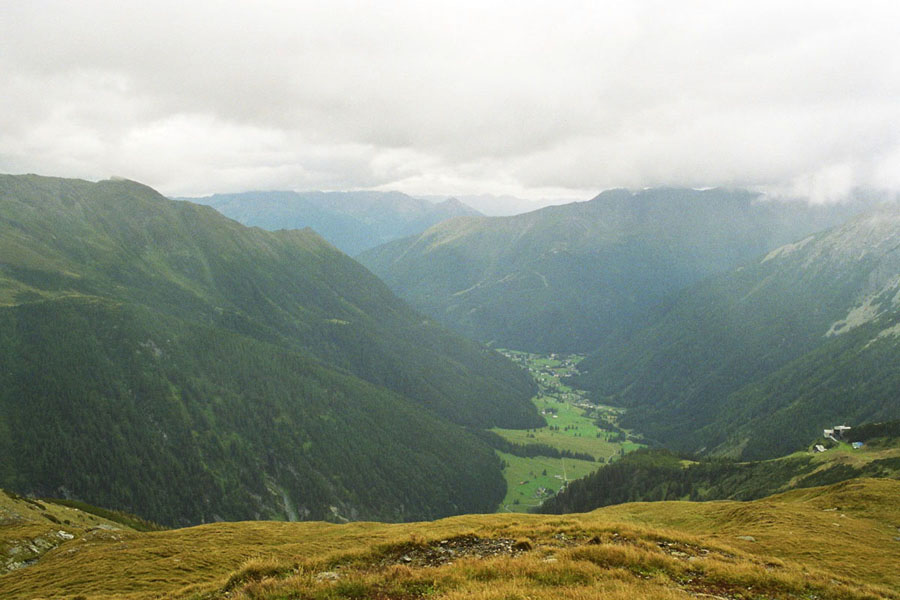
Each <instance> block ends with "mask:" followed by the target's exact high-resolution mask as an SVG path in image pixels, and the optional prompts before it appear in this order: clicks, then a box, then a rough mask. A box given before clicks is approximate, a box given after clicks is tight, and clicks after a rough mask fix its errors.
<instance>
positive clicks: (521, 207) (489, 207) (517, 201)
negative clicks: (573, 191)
mask: <svg viewBox="0 0 900 600" xmlns="http://www.w3.org/2000/svg"><path fill="white" fill-rule="evenodd" d="M418 197H419V198H422V199H424V200H428V201H429V202H434V203H435V204H438V203H440V202H444V201H446V200H448V199H450V198H455V199H457V200H459V201H460V202H462V203H463V204H465V205H466V206H471V207H472V208H474V209H475V210H477V211H478V212H480V213H482V214H484V215H485V216H489V217H509V216H512V215H520V214H522V213H526V212H531V211H533V210H537V209H539V208H541V207H544V206H549V205H554V204H568V203H570V202H578V201H581V200H584V199H585V198H544V199H540V200H528V199H525V198H517V197H516V196H510V195H508V194H507V195H501V196H497V195H494V194H476V195H457V196H418ZM417 233H418V232H417Z"/></svg>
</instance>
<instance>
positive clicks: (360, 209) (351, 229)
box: [183, 191, 480, 256]
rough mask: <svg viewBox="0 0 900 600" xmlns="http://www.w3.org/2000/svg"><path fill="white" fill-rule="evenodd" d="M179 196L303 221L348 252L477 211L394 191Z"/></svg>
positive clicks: (254, 221) (255, 220)
mask: <svg viewBox="0 0 900 600" xmlns="http://www.w3.org/2000/svg"><path fill="white" fill-rule="evenodd" d="M183 199H184V200H190V201H192V202H197V203H199V204H208V205H210V206H212V207H213V208H215V209H216V210H218V211H219V212H221V213H222V214H223V215H225V216H227V217H230V218H232V219H234V220H236V221H239V222H241V223H243V224H244V225H249V226H255V227H262V228H263V229H268V230H270V231H275V230H278V229H303V228H305V227H309V228H311V229H313V230H315V231H316V233H318V234H319V235H321V236H322V237H324V238H325V239H327V240H328V241H329V242H331V243H332V244H334V245H335V246H337V247H338V248H340V249H341V250H342V251H344V252H346V253H347V254H350V255H351V256H352V255H355V254H359V253H360V252H362V251H363V250H368V249H369V248H374V247H375V246H377V245H379V244H383V243H385V242H388V241H391V240H395V239H398V238H401V237H405V236H409V235H416V234H418V233H421V232H422V231H425V230H426V229H428V228H429V227H431V226H432V225H434V224H435V223H439V222H440V221H443V220H444V219H449V218H450V217H457V216H464V215H478V214H480V213H479V212H478V211H477V210H475V209H473V208H471V207H469V206H466V205H465V204H463V203H462V202H460V201H459V200H456V199H453V198H451V199H449V200H445V201H443V202H438V203H432V202H428V201H427V200H423V199H420V198H413V197H412V196H407V195H406V194H402V193H400V192H365V191H361V192H286V191H285V192H277V191H273V192H244V193H240V194H214V195H212V196H206V197H203V198H183Z"/></svg>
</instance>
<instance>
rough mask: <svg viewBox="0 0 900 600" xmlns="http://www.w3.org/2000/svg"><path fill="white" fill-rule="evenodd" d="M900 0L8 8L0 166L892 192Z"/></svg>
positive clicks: (237, 179)
mask: <svg viewBox="0 0 900 600" xmlns="http://www.w3.org/2000/svg"><path fill="white" fill-rule="evenodd" d="M898 34H900V3H897V2H896V1H892V2H846V1H844V2H840V3H837V2H825V1H816V2H794V3H791V2H786V1H784V0H782V1H779V2H761V1H759V0H754V1H752V2H721V1H716V2H706V3H698V2H671V1H661V2H625V1H620V2H609V3H604V2H598V1H595V2H583V3H582V2H561V1H555V2H522V1H518V2H512V1H511V2H462V1H459V0H455V1H453V2H441V3H436V2H423V1H418V2H395V1H392V0H379V1H377V2H338V1H328V2H315V3H313V2H296V1H292V2H233V3H229V2H214V3H213V2H211V3H205V2H198V1H194V0H179V1H178V2H171V3H170V2H157V1H154V0H143V1H142V2H126V1H117V2H77V1H67V2H41V1H35V0H29V1H27V2H26V1H23V0H12V1H11V0H0V171H2V172H7V173H24V172H36V173H41V174H46V175H60V176H67V177H69V176H71V177H83V178H86V179H93V180H96V179H103V178H106V177H108V176H110V175H113V174H115V175H120V176H125V177H128V178H131V179H136V180H139V181H142V182H144V183H147V184H148V185H151V186H153V187H155V188H156V189H158V190H160V191H161V192H163V193H165V194H169V195H198V194H206V193H212V192H227V191H241V190H251V189H297V190H308V189H363V188H377V189H396V190H401V191H405V192H408V193H413V194H426V193H430V194H466V193H494V194H515V195H519V196H522V197H528V198H537V197H556V196H566V197H573V196H574V197H584V198H585V199H586V198H588V197H590V196H593V195H594V194H595V193H596V192H598V191H600V190H602V189H605V188H610V187H630V188H641V187H647V186H658V185H684V186H692V187H707V186H721V185H725V186H742V187H751V188H757V189H767V190H775V191H781V192H791V193H795V194H809V195H813V196H815V197H816V198H820V199H821V198H829V197H836V196H839V195H840V194H841V193H843V192H844V191H846V190H847V189H850V188H852V187H853V186H870V187H878V188H891V189H898V188H900V50H898V49H900V39H898V38H900V35H898Z"/></svg>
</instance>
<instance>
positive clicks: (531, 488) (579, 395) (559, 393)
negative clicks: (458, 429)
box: [493, 350, 642, 512]
mask: <svg viewBox="0 0 900 600" xmlns="http://www.w3.org/2000/svg"><path fill="white" fill-rule="evenodd" d="M499 352H501V353H502V354H503V355H505V356H506V357H507V358H509V359H510V360H512V361H513V362H514V363H516V364H517V365H519V366H521V367H522V368H524V369H527V370H528V372H529V373H530V374H531V376H532V377H533V378H534V380H535V382H536V383H537V386H538V394H537V396H535V397H534V398H533V399H532V401H533V402H534V404H535V406H537V408H538V410H539V411H540V413H541V415H543V417H544V419H545V420H546V422H547V425H546V426H544V427H541V428H538V429H526V430H515V429H499V428H495V429H493V431H494V432H495V433H497V434H499V435H501V436H502V437H503V438H504V439H506V440H507V441H509V442H511V443H513V444H522V445H529V444H539V445H543V446H549V447H550V448H554V449H556V450H559V451H560V453H562V454H564V455H565V456H560V457H549V456H529V457H522V456H516V455H513V454H509V453H506V452H500V451H497V453H498V455H499V456H500V458H501V460H502V464H503V472H504V475H505V477H506V482H507V494H506V497H505V498H504V500H503V503H502V504H501V506H500V509H499V510H500V511H501V512H524V511H527V510H529V509H530V508H533V507H535V506H538V505H540V504H541V503H542V502H543V501H544V500H546V499H547V498H549V497H550V496H552V495H554V494H556V493H557V492H558V491H559V490H560V489H562V488H563V487H565V486H566V485H567V484H568V482H569V481H572V480H574V479H578V478H580V477H584V476H585V475H588V474H589V473H591V472H593V471H595V470H596V469H598V468H599V467H601V466H602V465H603V464H605V463H607V462H610V461H612V460H615V459H616V458H617V457H619V456H622V455H623V454H625V453H626V452H630V451H632V450H635V449H637V448H640V447H642V444H641V443H640V441H639V440H637V439H635V438H634V437H633V434H632V433H631V432H629V431H626V430H623V429H621V428H620V427H619V425H618V420H619V417H620V416H621V414H622V412H623V409H621V408H617V407H612V406H603V405H599V404H596V403H594V402H592V401H591V400H590V399H589V397H588V394H587V392H585V391H583V390H580V389H577V388H575V387H572V385H571V377H572V376H573V375H577V374H578V363H579V362H581V360H582V359H583V358H584V357H583V356H581V355H578V354H556V353H553V354H546V355H544V354H533V353H528V352H520V351H515V350H499Z"/></svg>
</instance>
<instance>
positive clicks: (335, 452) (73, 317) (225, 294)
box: [0, 176, 541, 523]
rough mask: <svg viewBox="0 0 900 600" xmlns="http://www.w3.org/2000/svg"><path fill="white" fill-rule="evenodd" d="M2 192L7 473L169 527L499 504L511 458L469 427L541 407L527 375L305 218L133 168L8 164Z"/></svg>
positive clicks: (0, 401) (2, 415) (526, 416)
mask: <svg viewBox="0 0 900 600" xmlns="http://www.w3.org/2000/svg"><path fill="white" fill-rule="evenodd" d="M0 207H2V210H0V256H2V257H3V258H2V263H0V321H2V322H3V324H4V325H3V330H4V332H5V333H6V335H4V336H3V339H2V341H0V355H2V357H3V360H2V362H3V364H5V365H6V367H7V368H6V369H5V370H3V372H2V373H0V380H2V382H3V390H2V391H0V405H2V407H3V410H2V411H0V431H4V432H6V433H7V434H8V435H7V436H6V437H4V439H3V442H2V443H3V445H5V446H6V447H5V448H4V450H5V452H4V454H6V455H9V456H17V457H19V460H17V462H16V463H13V464H4V467H3V468H2V469H0V477H2V479H3V485H5V486H7V487H10V488H13V489H16V490H18V491H21V492H29V491H33V492H38V493H41V494H43V495H66V494H70V495H72V496H75V497H78V498H82V499H86V500H89V501H92V502H94V503H102V504H106V505H109V506H113V507H115V508H122V509H126V510H129V511H130V512H142V513H144V514H147V515H148V516H149V517H150V518H153V519H154V520H158V521H161V522H166V523H185V522H200V521H203V520H211V519H215V518H240V517H243V518H247V517H252V516H254V515H259V516H282V517H285V516H288V515H289V514H290V513H291V511H297V510H299V509H300V508H302V509H303V510H300V511H299V512H301V513H303V512H304V511H306V514H307V515H308V518H309V517H312V518H331V519H336V518H338V517H341V518H362V517H370V518H372V517H376V516H377V517H379V518H383V519H388V520H397V519H408V518H415V517H419V518H421V517H424V516H436V515H438V514H449V513H453V512H459V511H465V510H472V509H476V507H477V509H480V510H491V509H492V508H493V506H494V505H495V502H498V501H499V499H500V498H502V496H503V492H502V487H503V485H504V484H503V478H502V475H501V474H500V470H499V463H498V461H497V459H496V456H494V454H493V452H491V451H490V449H489V448H487V446H485V445H484V444H483V442H481V441H479V440H477V439H476V438H474V437H472V436H471V435H469V434H467V433H466V432H465V431H464V430H462V429H461V428H460V427H459V425H468V426H489V425H490V424H492V423H494V422H503V421H507V422H510V423H518V426H527V425H528V424H529V423H534V424H537V423H539V422H541V420H540V417H539V416H538V415H537V414H536V412H535V410H534V407H533V405H531V403H530V402H529V401H528V399H529V398H530V396H531V393H532V389H533V383H532V382H531V381H530V380H529V379H528V378H527V376H526V375H524V374H522V373H521V372H520V371H519V370H518V369H517V368H516V367H514V366H513V365H512V364H511V363H509V362H508V361H507V360H506V359H505V358H503V357H502V356H499V355H497V354H496V353H494V352H492V351H488V350H486V349H483V348H481V347H479V346H478V345H476V344H474V343H472V342H469V341H467V340H464V339H461V338H459V337H458V336H456V335H453V334H451V333H449V332H447V331H445V330H443V329H442V328H440V327H438V326H436V325H435V324H434V323H433V322H431V321H430V320H428V319H425V318H423V317H422V316H421V315H418V314H417V313H414V312H413V311H412V310H411V309H409V307H408V306H406V305H405V304H404V303H402V302H401V301H400V300H399V299H397V298H396V297H395V296H393V294H391V293H390V291H389V290H388V289H387V288H386V287H385V286H384V285H383V284H381V283H380V282H379V281H378V280H377V279H376V278H375V277H374V276H372V275H371V274H370V273H369V272H368V271H367V270H366V269H364V268H363V267H362V266H361V265H359V264H358V263H356V262H355V261H353V260H352V259H350V258H349V257H347V256H346V255H344V254H343V253H341V252H339V251H338V250H337V249H335V248H334V247H333V246H332V245H331V244H329V243H327V242H326V241H324V240H323V239H322V238H321V237H319V236H318V235H316V234H314V233H312V232H309V231H306V232H304V231H299V230H291V231H280V232H274V233H270V232H266V231H264V230H262V229H258V228H247V227H245V226H243V225H240V224H239V223H237V222H236V221H233V220H230V219H227V218H226V217H224V216H222V215H220V214H219V213H218V212H216V211H214V210H213V209H212V208H209V207H203V206H198V205H194V204H190V203H187V202H180V201H171V200H167V199H165V198H163V197H162V196H161V195H159V194H158V193H156V192H155V191H153V190H152V189H151V188H148V187H146V186H143V185H140V184H135V183H133V182H127V181H104V182H98V183H90V182H84V181H73V180H63V179H54V178H42V177H28V176H24V177H23V176H0ZM75 348H78V349H79V350H78V351H75V350H74V349H75ZM225 368H227V370H224V371H223V369H225ZM250 399H253V400H254V401H255V402H257V404H258V406H259V411H260V412H259V414H256V413H253V412H252V411H251V413H249V414H248V413H247V409H248V406H249V405H248V402H249V401H250ZM142 406H143V407H144V410H141V408H140V407H142ZM86 407H93V409H92V410H87V408H86ZM367 411H371V414H369V413H368V412H367ZM67 414H68V415H71V416H72V418H71V420H70V419H67V418H65V415H67ZM117 414H118V415H119V416H120V417H121V418H114V415H117ZM231 414H242V415H244V416H245V418H243V419H238V420H235V419H234V418H233V417H231V416H229V415H231ZM42 415H44V417H43V418H42ZM92 415H96V416H93V417H92ZM48 417H49V418H48ZM151 417H152V418H154V419H155V422H148V421H147V419H149V418H151ZM94 421H95V423H94ZM163 423H167V425H162V424H163ZM279 423H280V425H279ZM453 423H455V424H453ZM339 424H340V425H341V427H338V425H339ZM266 428H270V429H271V432H272V439H271V440H269V443H268V444H267V443H266V441H265V438H264V437H263V436H261V432H262V431H263V430H265V429H266ZM334 428H337V430H343V431H353V432H354V433H355V436H354V437H353V438H352V439H344V438H342V436H340V435H337V433H334V432H333V433H334V435H327V436H326V435H324V434H325V432H327V431H330V430H331V429H334ZM416 430H421V431H426V432H429V435H427V436H426V438H427V439H421V440H420V439H414V438H411V437H410V435H409V433H410V432H412V431H416ZM79 432H81V433H79ZM88 432H90V434H88ZM323 436H324V437H323ZM130 439H134V440H138V439H140V440H142V443H141V444H139V445H138V447H137V451H135V449H134V448H132V447H131V446H130V445H129V440H130ZM392 440H394V441H392ZM310 444H311V445H310ZM379 447H382V448H388V449H389V450H388V451H386V452H385V453H384V455H382V454H381V453H379V452H378V451H376V448H379ZM7 453H8V454H7ZM89 457H91V458H89ZM176 457H180V458H177V459H176ZM226 457H230V459H228V460H226ZM351 457H355V461H350V459H351ZM465 457H468V458H469V459H470V460H469V461H468V462H467V466H464V464H463V463H461V462H460V461H466V458H465ZM123 458H124V460H123ZM4 462H5V461H4ZM182 462H183V464H180V463H182ZM457 463H458V464H457ZM336 464H343V465H344V468H343V472H337V471H335V470H334V465H336ZM104 473H105V474H106V475H105V476H104V475H103V474H104ZM423 474H425V475H423ZM423 476H425V477H427V479H426V480H423V479H422V477H423ZM390 484H393V485H394V486H397V489H396V490H390V487H389V486H390ZM173 486H175V487H177V488H178V490H177V491H176V490H173V489H172V487H173ZM367 490H368V491H367ZM379 490H381V491H379ZM388 490H390V491H388ZM254 498H255V499H254ZM284 498H288V499H289V501H288V500H284ZM290 504H293V505H294V506H293V508H291V507H290ZM329 506H334V507H335V511H337V512H332V511H331V510H330V509H329ZM467 506H468V508H466V507H467Z"/></svg>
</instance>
